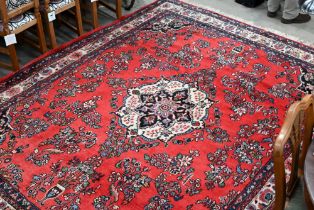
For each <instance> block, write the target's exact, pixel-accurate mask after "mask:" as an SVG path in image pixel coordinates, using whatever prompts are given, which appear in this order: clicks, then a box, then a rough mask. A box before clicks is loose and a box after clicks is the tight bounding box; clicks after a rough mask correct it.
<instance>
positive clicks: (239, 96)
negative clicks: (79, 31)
mask: <svg viewBox="0 0 314 210" xmlns="http://www.w3.org/2000/svg"><path fill="white" fill-rule="evenodd" d="M313 74H314V49H312V48H310V47H307V46H304V45H302V44H300V43H297V42H294V41H291V40H288V39H285V38H283V37H279V36H277V35H274V34H272V33H270V32H267V31H264V30H261V29H257V28H255V27H252V26H249V25H246V24H244V23H241V22H238V21H236V20H233V19H229V18H227V17H224V16H221V15H219V14H216V13H213V12H210V11H208V10H204V9H201V8H198V7H194V6H191V5H187V4H185V3H181V2H178V1H172V0H169V1H167V0H162V1H158V2H155V3H153V4H151V5H149V6H147V7H145V8H143V9H141V10H140V11H138V12H136V13H134V14H133V15H131V16H129V17H127V18H124V19H123V20H121V21H119V22H116V23H115V24H112V25H110V26H108V27H104V28H102V29H99V30H97V31H95V32H93V33H91V34H88V35H85V36H83V37H81V38H79V39H77V40H76V41H74V42H72V43H69V44H67V45H66V46H63V47H61V48H60V49H58V50H56V51H54V52H51V53H49V54H47V55H45V56H44V57H42V58H40V59H38V60H36V61H34V62H33V63H32V64H29V65H28V66H26V67H24V68H23V69H22V70H21V71H19V72H17V73H16V74H14V75H12V76H10V77H8V78H6V79H4V80H3V81H2V82H1V83H0V107H1V108H0V109H1V115H0V125H1V127H0V165H1V168H0V175H1V176H0V205H2V207H1V206H0V208H11V207H12V208H16V209H146V210H151V209H164V210H166V209H195V210H200V209H245V208H249V209H267V208H272V203H273V199H274V194H273V162H272V160H271V156H272V144H273V141H274V139H275V138H276V134H277V133H278V131H279V128H280V125H281V124H282V122H283V119H284V115H285V111H286V110H287V108H288V107H289V105H290V104H291V103H292V102H293V101H295V100H298V99H300V98H301V97H302V96H303V95H304V93H311V92H313V85H314V84H313V83H314V79H313Z"/></svg>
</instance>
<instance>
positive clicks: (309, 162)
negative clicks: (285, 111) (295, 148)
mask: <svg viewBox="0 0 314 210" xmlns="http://www.w3.org/2000/svg"><path fill="white" fill-rule="evenodd" d="M304 198H305V201H306V204H307V208H308V209H314V141H312V144H311V145H310V148H309V150H308V152H307V155H306V158H305V163H304Z"/></svg>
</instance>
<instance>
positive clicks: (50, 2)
mask: <svg viewBox="0 0 314 210" xmlns="http://www.w3.org/2000/svg"><path fill="white" fill-rule="evenodd" d="M42 1H43V9H42V11H43V13H44V15H43V16H44V18H45V22H46V24H47V29H48V34H49V39H50V43H51V47H52V48H56V47H57V46H58V44H57V40H56V34H55V30H54V25H53V21H49V18H48V15H49V14H51V13H53V12H54V13H55V15H58V14H60V13H62V12H64V11H70V9H72V8H74V9H75V12H74V13H73V14H74V15H75V20H76V27H74V26H73V25H71V24H70V23H69V22H68V21H64V20H63V19H62V18H59V19H58V20H60V21H62V23H64V24H65V25H66V26H68V27H69V28H70V29H73V30H75V31H76V32H77V34H78V35H79V36H81V35H82V34H83V24H82V15H81V8H80V0H42Z"/></svg>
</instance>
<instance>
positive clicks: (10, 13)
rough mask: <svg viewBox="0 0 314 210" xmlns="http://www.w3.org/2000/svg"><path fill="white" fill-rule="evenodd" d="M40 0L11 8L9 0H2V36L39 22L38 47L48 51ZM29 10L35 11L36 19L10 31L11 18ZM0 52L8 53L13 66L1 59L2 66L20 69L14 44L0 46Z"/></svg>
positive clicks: (31, 0)
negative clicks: (8, 5)
mask: <svg viewBox="0 0 314 210" xmlns="http://www.w3.org/2000/svg"><path fill="white" fill-rule="evenodd" d="M39 7H40V5H39V0H30V1H29V2H27V3H25V4H22V5H20V6H19V7H16V8H13V9H9V8H7V0H0V19H1V20H2V25H3V30H2V31H0V36H3V37H4V36H6V35H9V34H11V33H12V34H19V33H20V32H22V31H25V30H26V29H28V28H30V27H31V26H34V25H36V24H37V35H38V42H39V43H38V47H39V49H40V51H41V52H43V53H44V52H46V51H47V47H46V41H45V35H44V32H43V28H42V21H41V16H40V12H39ZM29 10H33V11H34V16H35V19H34V20H31V21H29V22H27V23H25V24H23V25H21V26H19V27H17V28H15V29H14V30H13V31H10V28H9V22H10V19H12V18H15V17H17V16H18V15H21V14H23V13H25V12H27V11H29ZM0 53H2V54H6V55H8V56H9V57H10V60H11V63H12V66H11V65H9V64H7V63H6V62H1V61H0V66H1V67H4V68H7V69H13V70H18V69H19V62H18V58H17V54H16V50H15V47H14V45H9V46H7V47H0Z"/></svg>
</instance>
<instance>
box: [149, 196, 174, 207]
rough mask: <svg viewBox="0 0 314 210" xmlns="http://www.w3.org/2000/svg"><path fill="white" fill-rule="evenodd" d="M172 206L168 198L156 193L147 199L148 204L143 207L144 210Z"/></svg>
mask: <svg viewBox="0 0 314 210" xmlns="http://www.w3.org/2000/svg"><path fill="white" fill-rule="evenodd" d="M172 208H173V205H172V204H171V203H170V201H169V199H167V198H162V197H160V196H158V195H156V196H154V197H152V198H150V199H149V204H147V205H146V206H145V207H144V210H158V209H163V210H169V209H172Z"/></svg>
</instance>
